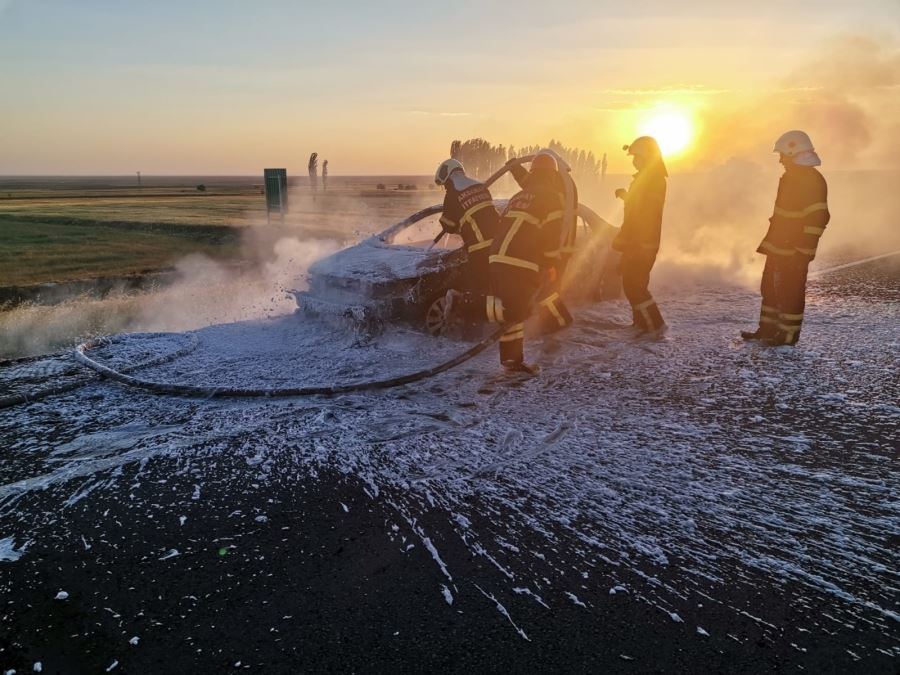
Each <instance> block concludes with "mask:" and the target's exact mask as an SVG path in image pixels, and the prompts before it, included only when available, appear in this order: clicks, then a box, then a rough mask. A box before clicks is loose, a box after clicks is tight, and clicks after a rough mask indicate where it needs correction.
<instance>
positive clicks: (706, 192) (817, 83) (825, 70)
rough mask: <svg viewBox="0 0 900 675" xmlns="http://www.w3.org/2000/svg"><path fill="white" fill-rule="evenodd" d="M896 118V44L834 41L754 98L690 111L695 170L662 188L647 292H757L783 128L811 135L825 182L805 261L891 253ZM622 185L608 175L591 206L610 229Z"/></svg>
mask: <svg viewBox="0 0 900 675" xmlns="http://www.w3.org/2000/svg"><path fill="white" fill-rule="evenodd" d="M729 101H730V103H729ZM898 111H900V46H898V44H897V42H896V41H892V40H890V39H887V38H875V37H869V36H856V35H853V36H843V37H840V38H836V39H834V40H833V41H831V42H829V43H827V44H826V45H824V46H823V48H822V50H821V52H820V53H818V54H815V55H813V56H812V57H811V58H808V59H807V60H806V61H805V62H804V63H802V64H801V65H800V66H799V67H797V68H794V69H793V70H792V71H791V72H790V73H789V74H787V75H786V76H783V77H781V78H779V79H774V80H773V82H772V85H771V88H769V89H768V90H766V91H764V92H752V93H745V94H742V95H737V94H735V95H734V96H732V97H730V98H729V97H722V96H717V97H716V98H715V105H714V106H713V107H709V108H707V109H703V110H700V111H699V112H698V120H697V121H698V127H699V129H700V135H699V137H698V139H697V142H696V148H697V149H696V151H695V155H696V158H697V169H699V170H698V171H696V172H695V173H683V172H678V171H677V170H675V171H673V172H672V176H671V177H670V179H669V185H668V197H667V202H666V209H665V216H664V222H663V237H662V244H661V251H660V254H659V258H658V263H657V267H656V270H655V271H654V275H653V286H654V287H655V288H657V289H660V290H664V289H666V288H671V287H680V286H683V285H685V284H707V285H708V284H722V283H726V284H738V285H743V286H756V284H757V283H758V280H759V273H760V271H761V267H762V264H763V262H764V260H763V258H762V256H760V255H758V254H756V253H755V251H756V247H757V245H758V244H759V242H760V241H761V240H762V238H763V236H764V235H765V233H766V229H767V227H768V218H769V216H770V215H771V213H772V208H773V205H774V201H775V194H776V189H777V185H778V179H779V177H780V175H781V172H782V168H781V166H780V165H779V164H778V156H777V154H775V153H773V152H772V149H773V145H774V141H775V139H776V138H778V136H780V135H781V134H782V133H783V132H785V131H787V130H789V129H803V130H804V131H806V132H808V133H809V134H810V136H811V137H812V140H813V143H814V144H815V146H816V149H817V150H818V152H819V155H820V156H821V157H822V162H823V165H822V167H821V171H822V174H823V175H824V176H825V178H826V180H827V181H828V185H829V197H828V203H829V210H830V212H831V223H830V224H829V226H828V229H827V230H826V232H825V235H824V236H823V238H822V241H821V243H820V246H819V253H818V256H817V258H818V260H817V263H816V264H823V262H824V263H827V261H829V260H840V261H844V260H846V259H850V258H857V257H865V256H866V255H874V254H878V253H883V252H886V251H891V250H896V249H898V248H900V191H898V190H897V188H896V186H897V185H900V115H898V114H897V113H898ZM676 166H677V165H676ZM628 180H629V179H628V178H627V177H617V176H611V177H610V179H609V180H607V182H606V183H605V184H604V189H605V190H606V191H608V193H609V194H607V195H603V196H602V197H601V198H600V199H599V200H598V201H599V202H600V204H602V207H600V208H598V210H599V211H600V212H601V213H607V214H609V215H610V218H609V219H610V221H611V222H613V223H615V224H619V223H621V219H622V211H621V203H618V204H614V203H613V201H612V191H613V190H614V189H615V188H617V187H627V185H628Z"/></svg>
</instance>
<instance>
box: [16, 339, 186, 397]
mask: <svg viewBox="0 0 900 675" xmlns="http://www.w3.org/2000/svg"><path fill="white" fill-rule="evenodd" d="M144 335H145V336H147V337H157V336H163V335H168V333H145V334H144ZM188 337H189V338H190V339H189V341H188V344H187V345H185V346H184V347H181V348H179V349H176V350H174V351H171V352H169V353H168V354H164V355H162V356H158V357H156V358H152V359H149V360H147V361H142V362H141V363H136V364H134V365H132V366H127V367H126V368H123V369H122V371H121V372H123V373H130V372H134V371H136V370H140V369H141V368H150V367H152V366H158V365H161V364H163V363H168V362H169V361H174V360H175V359H177V358H179V357H182V356H184V355H185V354H188V353H190V352H192V351H194V349H196V348H197V345H198V344H200V341H199V340H198V339H197V336H196V335H189V336H188ZM112 343H113V339H112V338H108V337H106V338H95V339H94V340H90V341H88V342H85V343H84V344H82V345H79V347H78V349H80V348H82V347H87V346H88V345H90V348H92V349H93V348H96V347H100V346H103V345H108V344H112ZM39 358H43V357H25V358H22V359H14V360H11V361H9V362H7V363H27V362H29V361H34V360H37V359H39ZM75 359H76V360H78V355H77V350H76V355H75ZM100 379H101V378H100V377H94V376H92V377H84V378H81V379H78V380H73V381H71V382H66V383H65V384H58V385H55V386H52V387H45V388H43V389H37V390H35V391H30V392H27V393H24V394H13V395H11V396H4V397H2V398H0V410H2V409H3V408H11V407H13V406H15V405H20V404H23V403H33V402H34V401H39V400H41V399H42V398H47V397H48V396H55V395H56V394H65V393H67V392H70V391H73V390H75V389H78V388H79V387H84V386H85V385H88V384H91V383H93V382H99V381H100Z"/></svg>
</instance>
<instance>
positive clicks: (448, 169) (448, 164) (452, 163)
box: [434, 159, 465, 185]
mask: <svg viewBox="0 0 900 675" xmlns="http://www.w3.org/2000/svg"><path fill="white" fill-rule="evenodd" d="M457 169H459V170H460V171H462V172H463V173H465V168H464V167H463V165H462V162H460V161H459V160H458V159H445V160H444V161H443V162H441V165H440V166H439V167H438V168H437V171H435V172H434V182H435V183H437V184H438V185H443V184H444V183H446V182H447V179H448V178H450V174H451V173H453V172H454V171H456V170H457Z"/></svg>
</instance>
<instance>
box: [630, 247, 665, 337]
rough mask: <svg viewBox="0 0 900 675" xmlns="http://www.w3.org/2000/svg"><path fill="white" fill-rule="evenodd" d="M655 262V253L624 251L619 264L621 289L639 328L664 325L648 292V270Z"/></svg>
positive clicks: (655, 328)
mask: <svg viewBox="0 0 900 675" xmlns="http://www.w3.org/2000/svg"><path fill="white" fill-rule="evenodd" d="M655 262H656V254H655V253H644V252H631V251H628V252H625V253H623V254H622V261H621V263H620V265H619V267H620V269H621V271H622V290H623V291H624V292H625V297H626V298H628V302H629V303H630V304H631V317H632V321H633V322H634V325H635V326H636V327H637V328H639V329H640V330H645V331H654V330H658V329H660V328H662V327H663V326H665V321H663V318H662V314H661V313H660V311H659V307H658V306H657V305H656V301H655V300H654V299H653V296H652V295H651V294H650V289H649V288H648V287H649V286H650V270H652V269H653V263H655Z"/></svg>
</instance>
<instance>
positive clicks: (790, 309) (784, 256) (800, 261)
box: [741, 130, 831, 345]
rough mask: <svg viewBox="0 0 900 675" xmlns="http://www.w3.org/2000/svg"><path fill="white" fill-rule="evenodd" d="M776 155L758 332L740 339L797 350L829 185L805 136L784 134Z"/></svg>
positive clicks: (824, 221) (762, 250)
mask: <svg viewBox="0 0 900 675" xmlns="http://www.w3.org/2000/svg"><path fill="white" fill-rule="evenodd" d="M774 152H777V153H778V154H779V161H780V162H781V164H782V165H783V166H784V173H783V174H782V176H781V180H779V181H778V193H777V196H776V197H775V209H774V212H773V213H772V217H771V218H769V231H768V232H767V233H766V236H765V239H763V241H762V243H761V244H760V245H759V248H757V249H756V250H757V252H759V253H762V254H763V255H764V256H766V266H765V268H764V269H763V275H762V283H761V284H760V290H761V292H762V307H761V308H760V313H759V327H758V328H757V329H756V330H755V331H753V332H750V331H742V332H741V337H743V338H744V339H745V340H763V341H764V342H766V343H767V344H771V345H795V344H797V341H798V340H799V339H800V327H801V325H802V324H803V310H804V307H805V305H806V275H807V272H808V268H809V263H810V262H812V260H813V258H815V256H816V247H817V246H818V244H819V237H821V236H822V233H823V232H824V231H825V226H826V225H827V224H828V221H829V219H830V218H831V216H830V215H829V213H828V185H827V184H826V183H825V178H824V177H823V176H822V174H821V173H819V172H818V171H817V170H816V168H815V167H817V166H819V165H820V164H821V163H822V162H821V160H820V159H819V156H818V155H817V154H816V151H815V148H814V147H813V144H812V141H811V140H810V138H809V136H808V135H807V134H806V133H804V132H802V131H797V130H794V131H788V132H786V133H784V134H782V135H781V137H780V138H779V139H778V140H777V141H775V148H774Z"/></svg>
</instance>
